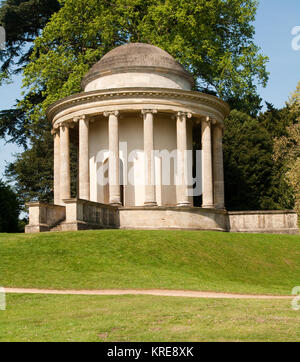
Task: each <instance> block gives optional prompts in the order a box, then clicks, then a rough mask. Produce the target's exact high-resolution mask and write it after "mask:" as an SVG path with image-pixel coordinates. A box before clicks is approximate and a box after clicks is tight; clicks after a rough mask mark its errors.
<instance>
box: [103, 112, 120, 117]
mask: <svg viewBox="0 0 300 362" xmlns="http://www.w3.org/2000/svg"><path fill="white" fill-rule="evenodd" d="M119 114H120V112H119V111H105V112H103V116H104V117H109V116H115V117H118V115H119Z"/></svg>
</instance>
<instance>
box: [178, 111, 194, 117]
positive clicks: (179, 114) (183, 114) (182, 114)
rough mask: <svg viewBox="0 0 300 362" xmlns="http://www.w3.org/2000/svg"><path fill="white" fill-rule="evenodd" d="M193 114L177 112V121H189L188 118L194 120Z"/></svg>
mask: <svg viewBox="0 0 300 362" xmlns="http://www.w3.org/2000/svg"><path fill="white" fill-rule="evenodd" d="M192 116H193V115H192V113H190V112H177V119H178V118H180V119H187V118H192Z"/></svg>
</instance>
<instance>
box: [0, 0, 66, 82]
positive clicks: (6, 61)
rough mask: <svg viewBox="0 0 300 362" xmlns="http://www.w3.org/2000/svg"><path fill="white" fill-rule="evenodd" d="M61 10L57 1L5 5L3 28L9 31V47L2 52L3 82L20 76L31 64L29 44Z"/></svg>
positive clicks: (0, 11)
mask: <svg viewBox="0 0 300 362" xmlns="http://www.w3.org/2000/svg"><path fill="white" fill-rule="evenodd" d="M59 7H60V6H59V3H58V1H57V0H6V1H2V3H1V7H0V25H1V26H3V27H4V29H5V31H6V44H5V49H4V50H1V51H0V61H1V62H2V66H1V70H0V74H1V75H0V80H1V79H7V78H9V76H10V75H11V74H17V73H20V72H21V71H22V70H23V67H24V66H25V65H27V64H28V61H29V57H30V54H31V53H32V45H30V44H32V43H33V41H34V39H35V38H36V37H37V36H38V35H39V34H40V32H41V30H42V29H43V28H44V26H45V25H46V23H47V22H48V21H49V19H50V17H51V15H52V14H53V13H54V12H55V11H58V9H59ZM0 84H1V82H0Z"/></svg>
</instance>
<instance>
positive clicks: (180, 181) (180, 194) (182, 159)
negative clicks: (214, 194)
mask: <svg viewBox="0 0 300 362" xmlns="http://www.w3.org/2000/svg"><path fill="white" fill-rule="evenodd" d="M191 117H192V115H191V114H190V113H186V112H178V113H177V182H176V197H177V206H190V202H189V198H188V165H187V161H188V158H187V132H186V119H187V118H191Z"/></svg>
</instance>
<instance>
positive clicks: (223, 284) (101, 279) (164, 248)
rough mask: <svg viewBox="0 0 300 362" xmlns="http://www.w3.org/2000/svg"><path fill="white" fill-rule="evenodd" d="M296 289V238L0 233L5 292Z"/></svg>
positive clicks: (299, 261) (299, 253)
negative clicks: (20, 289) (25, 289)
mask: <svg viewBox="0 0 300 362" xmlns="http://www.w3.org/2000/svg"><path fill="white" fill-rule="evenodd" d="M297 285H300V236H291V235H249V234H229V233H217V232H197V231H194V232H193V231H130V230H100V231H83V232H70V233H43V234H27V235H25V234H12V235H9V234H0V286H5V287H37V288H60V289H66V288H68V289H71V288H74V289H101V288H168V289H190V290H211V291H224V292H239V293H253V294H256V293H266V294H286V295H290V294H291V290H292V288H293V287H295V286H297ZM141 300H143V299H141ZM199 303H202V302H199ZM203 303H204V302H203Z"/></svg>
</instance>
